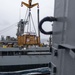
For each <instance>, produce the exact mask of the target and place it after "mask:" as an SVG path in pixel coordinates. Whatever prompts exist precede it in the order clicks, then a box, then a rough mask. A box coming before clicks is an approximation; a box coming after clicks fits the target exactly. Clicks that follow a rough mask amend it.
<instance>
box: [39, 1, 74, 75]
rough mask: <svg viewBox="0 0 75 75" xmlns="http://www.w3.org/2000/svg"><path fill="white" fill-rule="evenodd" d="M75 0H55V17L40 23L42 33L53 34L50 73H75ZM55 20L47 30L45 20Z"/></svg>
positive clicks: (65, 74) (71, 74)
mask: <svg viewBox="0 0 75 75" xmlns="http://www.w3.org/2000/svg"><path fill="white" fill-rule="evenodd" d="M74 8H75V0H55V8H54V17H49V16H47V17H45V18H44V19H42V20H41V22H40V24H39V29H40V31H41V32H42V33H44V34H46V35H48V34H49V35H51V36H52V46H51V48H50V52H51V60H50V69H51V72H50V75H75V9H74ZM46 21H49V22H53V25H52V31H50V32H46V31H45V30H43V28H42V25H43V23H44V22H46Z"/></svg>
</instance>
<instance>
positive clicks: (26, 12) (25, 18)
mask: <svg viewBox="0 0 75 75" xmlns="http://www.w3.org/2000/svg"><path fill="white" fill-rule="evenodd" d="M27 13H28V8H27V10H26V14H25V17H24V21H25V20H26V16H27Z"/></svg>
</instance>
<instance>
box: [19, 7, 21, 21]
mask: <svg viewBox="0 0 75 75" xmlns="http://www.w3.org/2000/svg"><path fill="white" fill-rule="evenodd" d="M20 19H21V7H20V8H19V20H20Z"/></svg>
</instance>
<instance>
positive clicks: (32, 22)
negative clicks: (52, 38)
mask: <svg viewBox="0 0 75 75" xmlns="http://www.w3.org/2000/svg"><path fill="white" fill-rule="evenodd" d="M31 19H32V23H33V27H34V31H35V34H36V35H37V33H36V29H35V26H34V21H33V18H32V14H31Z"/></svg>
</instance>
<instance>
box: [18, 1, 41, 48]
mask: <svg viewBox="0 0 75 75" xmlns="http://www.w3.org/2000/svg"><path fill="white" fill-rule="evenodd" d="M23 5H25V6H26V7H27V8H28V9H29V11H28V16H27V19H26V20H25V21H23V20H22V19H21V20H20V21H19V23H18V29H17V38H18V45H19V46H23V47H24V46H25V47H28V45H40V31H39V29H38V36H36V35H35V34H33V35H32V34H31V33H30V32H28V31H27V34H24V35H23V33H24V27H25V26H26V24H27V23H28V24H30V23H31V22H30V18H32V14H31V8H33V7H35V6H37V19H38V24H39V4H38V3H35V4H32V0H28V4H27V3H25V2H23V1H22V2H21V7H22V6H23ZM29 22H30V23H29ZM30 27H31V26H30ZM33 27H34V26H33ZM34 29H35V27H34Z"/></svg>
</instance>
